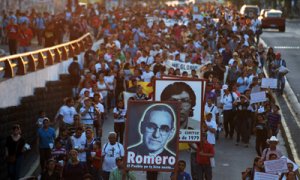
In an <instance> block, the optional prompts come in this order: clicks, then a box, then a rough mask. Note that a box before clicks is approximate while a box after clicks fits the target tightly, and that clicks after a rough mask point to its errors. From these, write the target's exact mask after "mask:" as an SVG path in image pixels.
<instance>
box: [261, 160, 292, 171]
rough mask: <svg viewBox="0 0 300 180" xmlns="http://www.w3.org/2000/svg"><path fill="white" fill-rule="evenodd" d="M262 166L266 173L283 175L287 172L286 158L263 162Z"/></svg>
mask: <svg viewBox="0 0 300 180" xmlns="http://www.w3.org/2000/svg"><path fill="white" fill-rule="evenodd" d="M264 165H265V171H266V173H270V174H278V173H285V172H287V171H288V168H287V159H286V158H282V159H277V160H271V161H264Z"/></svg>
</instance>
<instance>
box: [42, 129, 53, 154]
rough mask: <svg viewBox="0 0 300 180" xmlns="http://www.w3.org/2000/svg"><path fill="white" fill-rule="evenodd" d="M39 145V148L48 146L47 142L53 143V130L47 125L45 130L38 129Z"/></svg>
mask: <svg viewBox="0 0 300 180" xmlns="http://www.w3.org/2000/svg"><path fill="white" fill-rule="evenodd" d="M38 137H39V147H40V148H41V149H47V148H50V146H49V143H53V144H54V139H55V130H54V129H53V128H51V127H49V128H48V129H47V130H45V129H44V128H39V129H38Z"/></svg>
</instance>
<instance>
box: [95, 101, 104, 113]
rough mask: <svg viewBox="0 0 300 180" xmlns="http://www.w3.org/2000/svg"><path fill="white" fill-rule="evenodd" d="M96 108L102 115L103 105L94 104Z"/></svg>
mask: <svg viewBox="0 0 300 180" xmlns="http://www.w3.org/2000/svg"><path fill="white" fill-rule="evenodd" d="M96 107H97V108H98V110H99V111H100V112H101V113H104V106H103V104H101V103H98V104H96Z"/></svg>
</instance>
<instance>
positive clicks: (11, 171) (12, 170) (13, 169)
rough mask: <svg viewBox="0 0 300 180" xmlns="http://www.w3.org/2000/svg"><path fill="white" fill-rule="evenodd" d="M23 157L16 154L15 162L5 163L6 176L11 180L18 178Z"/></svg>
mask: <svg viewBox="0 0 300 180" xmlns="http://www.w3.org/2000/svg"><path fill="white" fill-rule="evenodd" d="M23 158H24V157H23V155H21V156H17V158H16V162H15V163H8V164H7V171H8V176H9V178H10V179H11V180H17V179H19V178H20V170H21V165H22V161H23Z"/></svg>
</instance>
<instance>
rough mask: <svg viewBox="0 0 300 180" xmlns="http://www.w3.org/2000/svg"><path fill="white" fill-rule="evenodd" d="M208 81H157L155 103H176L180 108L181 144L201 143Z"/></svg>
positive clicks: (178, 79)
mask: <svg viewBox="0 0 300 180" xmlns="http://www.w3.org/2000/svg"><path fill="white" fill-rule="evenodd" d="M205 86H206V81H205V80H202V79H190V78H188V79H182V78H177V79H174V78H173V79H172V78H170V79H156V80H155V89H154V100H155V101H175V102H180V103H181V108H180V123H179V124H180V132H179V138H180V139H179V141H180V142H199V141H200V138H201V137H200V136H201V131H200V129H201V128H200V127H201V126H200V125H201V119H202V118H203V117H204V114H203V112H204V103H205Z"/></svg>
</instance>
